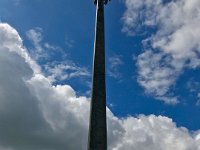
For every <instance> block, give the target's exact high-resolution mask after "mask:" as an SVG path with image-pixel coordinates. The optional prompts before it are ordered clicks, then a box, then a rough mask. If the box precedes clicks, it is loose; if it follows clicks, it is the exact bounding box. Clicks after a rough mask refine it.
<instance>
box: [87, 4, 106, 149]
mask: <svg viewBox="0 0 200 150" xmlns="http://www.w3.org/2000/svg"><path fill="white" fill-rule="evenodd" d="M104 40H105V39H104V3H103V0H98V1H97V12H96V35H95V43H94V60H93V61H94V64H93V85H92V100H91V108H90V109H91V112H90V127H89V140H88V150H107V124H106V87H105V41H104Z"/></svg>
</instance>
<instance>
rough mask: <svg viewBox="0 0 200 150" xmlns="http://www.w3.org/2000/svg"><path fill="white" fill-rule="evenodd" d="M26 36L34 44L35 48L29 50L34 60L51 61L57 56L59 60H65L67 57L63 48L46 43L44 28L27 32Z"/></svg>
mask: <svg viewBox="0 0 200 150" xmlns="http://www.w3.org/2000/svg"><path fill="white" fill-rule="evenodd" d="M26 36H27V38H28V39H29V40H30V42H31V43H32V46H33V47H32V48H31V49H30V50H29V53H30V55H31V57H33V58H34V60H37V61H40V60H44V59H45V60H51V58H52V57H54V56H55V55H56V56H57V57H58V58H59V57H61V58H65V57H66V56H67V55H66V53H65V52H64V50H63V49H62V48H61V47H59V46H55V45H52V44H50V43H48V42H44V37H43V29H42V28H39V27H36V28H34V29H30V30H28V31H27V32H26Z"/></svg>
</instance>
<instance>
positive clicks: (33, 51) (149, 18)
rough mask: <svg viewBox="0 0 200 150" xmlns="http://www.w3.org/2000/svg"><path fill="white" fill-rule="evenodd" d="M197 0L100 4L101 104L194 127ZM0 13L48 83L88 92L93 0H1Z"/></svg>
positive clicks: (198, 102)
mask: <svg viewBox="0 0 200 150" xmlns="http://www.w3.org/2000/svg"><path fill="white" fill-rule="evenodd" d="M186 3H188V4H187V6H188V8H185V7H186ZM199 5H200V3H199V2H198V0H193V1H191V2H189V0H178V1H177V2H172V1H162V0H155V1H151V0H150V1H147V0H142V1H141V2H138V1H136V0H125V1H121V0H112V1H111V2H110V3H109V4H108V5H106V6H105V7H106V9H105V27H106V29H105V33H106V68H107V69H106V71H107V73H106V80H107V85H106V87H107V105H108V107H109V109H110V110H111V111H112V113H113V114H114V115H115V116H116V117H118V118H126V117H128V116H134V117H137V116H138V115H141V114H144V115H145V116H148V115H152V114H154V115H155V116H159V115H161V116H166V117H168V118H172V119H173V122H174V123H176V125H177V127H182V126H183V127H186V128H187V129H188V130H189V131H197V130H199V129H200V117H199V115H200V80H199V73H200V69H199V67H200V63H199V62H200V55H199V54H200V52H199V51H200V46H199V44H198V41H199V36H196V35H194V32H196V34H198V32H200V28H199V27H198V21H197V20H198V19H199V15H198V14H197V15H196V16H195V15H194V14H195V12H199V11H200V10H199V8H200V7H197V6H199ZM176 8H177V9H176ZM170 12H172V14H173V15H172V14H170ZM181 13H185V14H184V17H185V18H184V17H183V18H181V17H180V16H181V15H180V14H181ZM190 13H191V14H190ZM193 15H194V16H193ZM192 17H194V18H192ZM174 18H178V19H174ZM196 18H198V19H196ZM0 19H1V22H2V23H7V24H9V25H10V26H12V27H13V28H14V29H15V30H17V31H18V33H19V35H20V37H21V38H22V39H23V46H24V47H26V49H27V51H28V53H29V55H30V57H31V59H33V60H34V61H35V62H36V63H37V64H38V65H39V66H40V68H41V70H42V71H41V72H42V74H43V75H44V76H45V77H46V78H47V79H48V80H49V82H51V84H52V85H54V86H56V85H63V86H64V85H70V86H71V87H72V88H73V89H74V91H76V95H77V96H82V97H90V88H91V73H92V56H93V43H94V31H95V30H94V29H95V5H94V4H93V2H92V0H88V1H86V0H82V1H78V0H73V1H72V0H57V1H51V2H50V1H49V0H0ZM195 19H196V21H195ZM183 20H184V21H183ZM191 20H192V21H191ZM192 29H194V31H192ZM186 36H187V38H183V37H186ZM188 45H191V46H188ZM0 143H1V142H0ZM0 148H1V146H0ZM127 150H128V148H127Z"/></svg>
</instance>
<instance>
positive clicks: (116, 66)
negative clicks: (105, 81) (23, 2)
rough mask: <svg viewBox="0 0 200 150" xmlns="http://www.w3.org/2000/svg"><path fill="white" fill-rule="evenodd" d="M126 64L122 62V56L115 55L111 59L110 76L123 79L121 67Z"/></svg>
mask: <svg viewBox="0 0 200 150" xmlns="http://www.w3.org/2000/svg"><path fill="white" fill-rule="evenodd" d="M123 64H124V62H123V61H122V56H121V55H116V54H115V55H113V56H111V57H110V58H109V70H108V74H109V76H111V77H113V78H115V79H120V78H121V77H122V73H121V72H120V67H121V66H122V65H123Z"/></svg>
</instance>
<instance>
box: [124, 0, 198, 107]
mask: <svg viewBox="0 0 200 150" xmlns="http://www.w3.org/2000/svg"><path fill="white" fill-rule="evenodd" d="M125 4H126V7H127V10H126V12H125V14H124V17H123V21H124V28H123V30H124V31H125V32H127V33H129V34H135V33H136V32H137V30H141V29H144V27H147V28H148V27H149V28H154V29H155V30H156V31H155V33H153V34H152V36H151V37H148V38H147V39H146V40H144V52H143V53H142V54H141V55H139V56H138V60H137V62H138V70H139V72H138V74H139V79H138V81H139V83H140V84H141V85H142V86H143V87H144V88H145V89H146V91H147V92H148V93H151V94H153V95H155V97H156V98H159V99H161V100H163V101H165V102H166V103H172V104H174V103H177V102H178V100H177V99H176V96H175V95H174V94H173V93H171V91H170V89H171V88H172V87H173V86H174V85H175V81H176V80H177V79H178V77H179V76H180V75H181V74H182V73H183V72H184V70H185V69H197V68H199V66H200V57H199V56H200V55H199V54H200V44H199V41H200V1H199V0H177V1H170V2H164V0H141V1H136V0H126V1H125ZM135 31H136V32H135ZM158 89H160V90H158ZM163 98H164V99H163ZM165 99H167V100H165ZM170 99H171V100H170Z"/></svg>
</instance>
